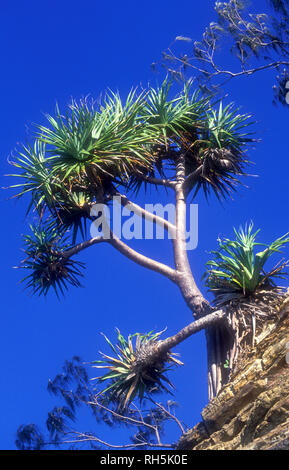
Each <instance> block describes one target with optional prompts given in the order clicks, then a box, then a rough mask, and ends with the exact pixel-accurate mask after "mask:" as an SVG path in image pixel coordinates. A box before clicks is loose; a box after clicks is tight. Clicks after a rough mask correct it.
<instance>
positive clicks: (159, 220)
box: [115, 191, 176, 238]
mask: <svg viewBox="0 0 289 470" xmlns="http://www.w3.org/2000/svg"><path fill="white" fill-rule="evenodd" d="M115 195H116V196H118V197H119V198H120V203H121V205H122V206H123V207H126V206H129V207H128V209H129V210H131V211H132V212H134V213H135V214H137V215H139V216H140V217H144V218H145V219H146V220H149V221H151V222H153V223H155V224H158V225H160V226H161V227H164V228H165V229H166V230H167V231H168V232H169V233H170V234H171V235H172V237H173V238H174V237H175V234H176V227H175V225H173V224H171V223H170V222H169V221H168V220H166V219H164V218H163V217H160V216H158V215H156V214H152V213H151V212H149V211H147V210H146V209H144V208H143V207H141V206H139V205H137V204H135V203H134V202H131V201H130V200H129V199H128V198H127V197H126V196H125V195H123V194H120V193H119V192H117V191H116V193H115Z"/></svg>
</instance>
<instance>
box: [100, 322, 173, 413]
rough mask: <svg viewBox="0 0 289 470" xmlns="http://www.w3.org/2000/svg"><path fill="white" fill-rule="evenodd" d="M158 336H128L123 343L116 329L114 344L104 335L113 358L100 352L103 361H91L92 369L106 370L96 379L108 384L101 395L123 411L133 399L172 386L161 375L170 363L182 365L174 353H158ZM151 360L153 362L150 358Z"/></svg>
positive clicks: (149, 334)
mask: <svg viewBox="0 0 289 470" xmlns="http://www.w3.org/2000/svg"><path fill="white" fill-rule="evenodd" d="M160 335H161V333H155V334H153V333H152V332H151V333H148V334H139V333H136V334H134V335H130V336H129V337H128V339H127V340H126V339H125V338H124V337H123V336H122V335H121V333H120V332H119V330H117V344H116V345H113V344H112V343H111V341H110V340H109V339H108V338H107V337H106V336H105V339H106V341H107V343H108V344H109V346H110V348H111V349H112V351H113V353H114V356H113V357H110V356H108V355H106V354H103V353H101V355H102V357H103V359H102V360H100V361H94V362H93V364H98V365H93V367H95V368H97V369H108V370H109V372H108V373H106V374H105V375H103V376H101V377H96V378H97V379H98V381H99V383H101V384H102V383H103V382H105V381H109V385H108V386H107V387H106V388H105V389H104V390H102V392H101V393H102V394H105V395H106V397H108V400H109V401H114V402H116V403H118V405H119V406H120V407H122V408H125V407H126V406H127V405H128V404H129V403H130V402H131V401H132V400H133V399H134V398H138V399H139V400H140V401H141V400H142V399H143V397H144V395H145V394H149V393H152V392H153V391H160V390H165V391H167V392H169V390H168V389H167V387H166V385H165V384H168V385H169V386H171V387H173V386H172V384H171V383H170V381H169V380H168V379H167V377H166V376H165V375H164V374H165V372H166V371H167V370H168V368H169V365H170V364H178V365H181V364H182V363H181V362H180V361H179V360H178V359H176V357H175V356H176V354H174V353H171V352H167V353H165V354H164V353H162V354H161V355H160V354H159V353H158V350H157V346H158V341H159V337H160ZM152 357H153V360H152V359H151V358H152Z"/></svg>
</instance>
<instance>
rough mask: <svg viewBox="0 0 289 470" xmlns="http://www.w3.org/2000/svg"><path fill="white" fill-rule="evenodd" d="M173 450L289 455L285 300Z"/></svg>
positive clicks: (288, 328) (288, 351) (288, 308)
mask: <svg viewBox="0 0 289 470" xmlns="http://www.w3.org/2000/svg"><path fill="white" fill-rule="evenodd" d="M278 315H279V319H278V321H277V322H275V323H274V324H271V325H267V327H266V329H265V330H263V332H262V333H261V334H260V335H259V336H258V337H257V338H256V345H255V347H254V348H253V349H252V350H251V352H250V354H249V356H248V357H247V358H246V359H245V361H244V362H243V363H242V365H241V367H240V368H239V369H238V371H237V372H236V373H235V374H234V375H233V376H232V377H231V378H230V382H229V383H228V384H227V385H226V386H224V387H223V388H222V389H221V390H220V392H219V393H218V395H217V397H215V398H214V399H213V400H212V401H211V402H210V403H209V404H208V405H207V406H206V408H205V409H204V410H203V412H202V421H201V422H200V423H199V424H197V425H196V426H195V427H194V428H193V429H192V430H190V431H188V432H187V433H186V434H184V435H183V436H182V437H181V439H180V441H179V443H178V449H186V450H276V449H278V450H285V449H287V450H289V298H287V299H286V300H285V301H284V302H283V303H282V305H281V307H280V309H279V312H278Z"/></svg>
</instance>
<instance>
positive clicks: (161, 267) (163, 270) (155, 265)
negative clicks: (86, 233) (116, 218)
mask: <svg viewBox="0 0 289 470" xmlns="http://www.w3.org/2000/svg"><path fill="white" fill-rule="evenodd" d="M110 234H111V237H110V239H108V240H107V241H108V242H109V243H110V244H111V245H112V246H113V247H114V248H115V249H116V250H118V251H119V252H120V253H121V254H123V255H124V256H126V257H127V258H129V259H130V260H132V261H134V262H135V263H137V264H139V265H140V266H142V267H144V268H148V269H151V270H152V271H155V272H157V273H159V274H162V275H164V276H166V277H167V278H169V279H170V280H171V281H173V282H176V281H177V278H178V273H177V271H176V270H175V269H172V268H170V267H169V266H167V265H166V264H163V263H159V262H158V261H156V260H153V259H151V258H148V257H146V256H144V255H142V254H141V253H139V252H138V251H135V250H133V249H132V248H131V247H129V246H128V245H127V244H126V243H124V242H123V241H122V240H120V239H119V238H118V237H117V236H116V235H115V234H114V233H113V232H112V231H110Z"/></svg>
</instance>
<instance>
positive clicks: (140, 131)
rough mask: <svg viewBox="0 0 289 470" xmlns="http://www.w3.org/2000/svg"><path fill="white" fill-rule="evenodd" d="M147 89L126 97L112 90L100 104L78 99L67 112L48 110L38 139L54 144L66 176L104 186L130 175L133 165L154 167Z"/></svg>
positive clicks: (60, 172) (58, 169) (57, 168)
mask: <svg viewBox="0 0 289 470" xmlns="http://www.w3.org/2000/svg"><path fill="white" fill-rule="evenodd" d="M143 99H144V98H143V95H142V94H141V95H139V96H136V91H133V92H131V93H130V94H129V96H128V98H127V100H126V101H125V103H122V101H121V99H120V97H119V95H118V94H113V93H110V94H107V95H106V96H105V98H104V100H103V103H102V104H101V106H100V108H99V109H98V110H95V109H94V106H93V105H91V106H89V105H88V103H87V102H80V103H79V104H77V103H76V102H73V103H72V105H71V106H70V109H69V110H68V111H67V113H66V115H65V116H62V115H61V113H60V111H59V109H58V108H57V110H56V111H57V112H56V118H53V117H51V116H47V118H48V120H49V123H50V128H48V127H44V126H39V139H40V140H41V141H43V142H45V143H46V144H47V145H48V146H49V152H50V153H51V155H52V156H53V158H54V160H53V166H52V171H53V173H54V174H57V176H58V177H60V178H61V179H62V181H67V180H68V179H69V180H70V182H71V180H72V179H73V178H75V179H80V178H82V177H85V178H88V179H89V181H91V183H93V184H95V185H97V186H99V185H102V184H103V182H104V181H106V180H107V179H114V178H120V179H123V180H125V179H127V178H128V177H129V174H130V172H131V171H132V169H133V167H135V166H136V167H137V166H139V167H140V168H142V167H148V168H149V167H151V165H152V163H151V161H150V158H149V154H148V152H147V151H146V148H145V144H148V143H150V135H148V134H147V133H146V132H145V128H144V126H143V124H142V122H141V120H140V116H141V115H142V108H143Z"/></svg>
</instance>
